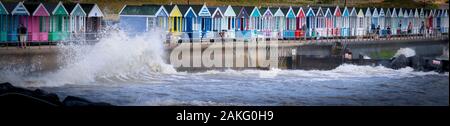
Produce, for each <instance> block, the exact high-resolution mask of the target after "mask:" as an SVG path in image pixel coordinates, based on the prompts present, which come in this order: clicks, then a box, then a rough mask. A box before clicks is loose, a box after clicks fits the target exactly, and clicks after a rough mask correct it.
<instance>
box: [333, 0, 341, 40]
mask: <svg viewBox="0 0 450 126" xmlns="http://www.w3.org/2000/svg"><path fill="white" fill-rule="evenodd" d="M333 15H334V19H333V27H334V29H333V36H338V37H340V36H341V28H342V12H341V9H340V8H339V6H336V8H335V9H334V13H333Z"/></svg>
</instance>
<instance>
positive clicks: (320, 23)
mask: <svg viewBox="0 0 450 126" xmlns="http://www.w3.org/2000/svg"><path fill="white" fill-rule="evenodd" d="M315 28H316V36H317V37H318V38H321V37H325V36H326V34H327V32H326V30H325V28H326V22H325V14H324V12H323V9H322V7H319V9H317V12H316V27H315Z"/></svg>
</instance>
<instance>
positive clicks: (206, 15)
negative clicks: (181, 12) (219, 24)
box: [191, 4, 214, 39]
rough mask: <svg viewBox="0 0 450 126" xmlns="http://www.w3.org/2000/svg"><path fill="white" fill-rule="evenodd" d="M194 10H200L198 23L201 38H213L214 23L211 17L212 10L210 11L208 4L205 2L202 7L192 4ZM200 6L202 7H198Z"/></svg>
mask: <svg viewBox="0 0 450 126" xmlns="http://www.w3.org/2000/svg"><path fill="white" fill-rule="evenodd" d="M191 7H192V8H193V9H194V11H196V12H198V17H197V19H198V23H199V28H200V32H201V36H200V37H201V38H208V39H210V38H213V37H214V34H212V32H211V26H212V25H211V24H212V18H211V12H210V11H209V9H208V7H207V6H206V4H203V5H202V6H201V7H200V6H194V5H193V6H191ZM198 7H200V9H198Z"/></svg>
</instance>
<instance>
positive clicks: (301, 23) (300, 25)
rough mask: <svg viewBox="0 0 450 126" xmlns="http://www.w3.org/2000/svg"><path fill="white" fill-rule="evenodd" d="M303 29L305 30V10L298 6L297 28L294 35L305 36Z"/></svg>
mask: <svg viewBox="0 0 450 126" xmlns="http://www.w3.org/2000/svg"><path fill="white" fill-rule="evenodd" d="M281 13H282V12H281ZM305 30H306V16H305V11H304V10H303V8H302V7H300V8H299V9H298V13H297V30H296V31H295V36H296V37H297V38H300V37H303V36H305Z"/></svg>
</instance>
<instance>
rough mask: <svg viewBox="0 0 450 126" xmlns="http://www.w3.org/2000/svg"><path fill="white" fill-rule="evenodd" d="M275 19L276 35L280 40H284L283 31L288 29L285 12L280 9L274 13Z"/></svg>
mask: <svg viewBox="0 0 450 126" xmlns="http://www.w3.org/2000/svg"><path fill="white" fill-rule="evenodd" d="M273 18H274V20H275V21H274V29H273V31H274V33H273V34H274V35H275V36H276V37H277V38H278V39H282V38H283V31H284V30H285V28H286V25H285V24H284V23H285V19H286V18H285V15H284V13H283V11H282V10H281V8H278V9H277V11H276V12H275V13H274V15H273Z"/></svg>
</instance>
